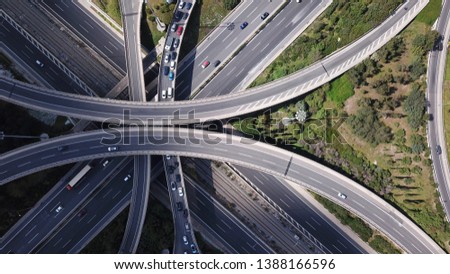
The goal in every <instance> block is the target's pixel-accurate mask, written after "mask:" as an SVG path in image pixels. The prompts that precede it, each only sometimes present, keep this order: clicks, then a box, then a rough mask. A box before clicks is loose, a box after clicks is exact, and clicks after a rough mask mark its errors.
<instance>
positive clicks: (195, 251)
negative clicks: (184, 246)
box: [191, 244, 197, 254]
mask: <svg viewBox="0 0 450 274" xmlns="http://www.w3.org/2000/svg"><path fill="white" fill-rule="evenodd" d="M191 250H192V253H194V254H196V253H197V248H196V247H195V244H191Z"/></svg>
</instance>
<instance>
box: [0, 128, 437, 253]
mask: <svg viewBox="0 0 450 274" xmlns="http://www.w3.org/2000/svg"><path fill="white" fill-rule="evenodd" d="M108 144H109V145H108ZM61 145H67V146H68V149H67V151H65V152H64V153H59V152H58V150H57V148H58V147H59V146H61ZM111 147H117V149H108V148H111ZM144 154H159V155H161V154H162V155H165V154H169V155H183V156H190V157H201V158H208V159H214V160H219V161H226V162H231V163H234V164H240V165H243V166H246V167H250V168H253V169H256V170H259V171H262V172H265V173H268V174H272V175H275V176H278V177H282V178H285V179H287V180H291V181H293V182H296V183H298V184H301V185H304V186H305V187H306V188H308V189H310V190H312V191H314V192H317V193H319V194H320V195H323V196H325V197H327V198H328V199H330V200H332V201H334V202H336V203H338V204H339V205H341V206H343V207H345V208H347V209H349V210H350V211H352V212H353V213H354V214H356V215H358V216H359V217H360V218H362V219H364V220H365V221H367V222H368V223H369V224H371V225H373V226H374V227H375V228H377V229H379V230H380V231H381V232H383V233H384V234H385V235H386V236H388V237H389V238H390V239H391V240H392V241H394V242H395V243H397V244H398V245H399V246H400V247H401V248H403V249H404V250H405V251H407V252H410V253H442V252H443V250H442V249H441V248H440V247H439V246H438V245H437V244H436V243H435V242H434V241H433V240H432V239H431V238H430V237H429V236H428V235H426V234H425V233H424V232H423V231H422V230H421V229H420V228H419V227H417V226H416V225H415V224H414V223H413V222H411V221H410V220H409V219H408V218H407V217H405V216H404V215H403V214H402V213H400V212H399V211H398V210H396V209H395V208H394V207H392V206H391V205H389V204H388V203H386V202H385V201H384V200H383V199H381V198H380V197H378V196H376V195H375V194H373V193H371V192H370V191H369V190H367V189H365V188H364V187H362V186H360V185H359V184H357V183H356V182H354V181H352V180H350V179H348V178H347V177H345V176H343V175H341V174H339V173H337V172H335V171H332V170H331V169H328V168H326V167H324V166H322V165H320V164H318V163H315V162H314V161H312V160H309V159H306V158H304V157H302V156H299V155H296V154H293V153H291V152H288V151H285V150H283V149H280V148H277V147H273V146H271V145H268V144H265V143H260V142H256V141H254V140H249V139H246V138H241V137H237V136H230V135H225V134H219V133H213V132H205V131H198V130H192V129H181V128H179V129H177V128H156V127H155V128H150V129H148V131H146V130H143V129H142V128H126V129H124V130H119V129H114V130H108V131H106V130H97V131H89V132H83V133H79V134H72V135H66V136H63V137H58V138H54V139H51V140H47V141H44V142H40V143H38V144H33V145H28V146H25V147H22V148H20V149H16V150H13V151H11V152H8V153H5V154H3V155H1V156H0V162H1V164H0V170H2V171H1V172H0V179H1V180H0V183H1V184H4V183H6V182H8V181H11V180H13V179H16V178H19V177H21V176H24V175H26V174H30V173H33V172H36V171H39V170H42V169H45V168H49V167H52V166H58V165H62V164H65V163H71V162H76V161H80V160H86V159H94V158H100V157H107V156H122V155H144ZM42 158H45V159H46V161H43V160H42ZM339 192H341V193H345V194H346V195H347V197H348V198H347V199H342V198H339V196H338V193H339Z"/></svg>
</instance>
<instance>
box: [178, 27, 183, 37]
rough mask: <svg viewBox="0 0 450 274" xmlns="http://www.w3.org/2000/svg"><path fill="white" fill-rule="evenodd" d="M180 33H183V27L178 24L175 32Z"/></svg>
mask: <svg viewBox="0 0 450 274" xmlns="http://www.w3.org/2000/svg"><path fill="white" fill-rule="evenodd" d="M182 33H183V27H182V26H179V27H178V29H177V34H178V35H181V34H182Z"/></svg>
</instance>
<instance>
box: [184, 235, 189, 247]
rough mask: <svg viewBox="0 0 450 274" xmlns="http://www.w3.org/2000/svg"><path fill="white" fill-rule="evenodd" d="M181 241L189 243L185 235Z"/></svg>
mask: <svg viewBox="0 0 450 274" xmlns="http://www.w3.org/2000/svg"><path fill="white" fill-rule="evenodd" d="M183 242H184V244H185V245H188V244H189V243H188V240H187V237H186V235H184V236H183Z"/></svg>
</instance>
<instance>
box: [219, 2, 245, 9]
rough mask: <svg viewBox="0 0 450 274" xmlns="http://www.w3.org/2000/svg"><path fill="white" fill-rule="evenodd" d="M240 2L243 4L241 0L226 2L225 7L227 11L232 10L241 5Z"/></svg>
mask: <svg viewBox="0 0 450 274" xmlns="http://www.w3.org/2000/svg"><path fill="white" fill-rule="evenodd" d="M239 2H241V1H240V0H224V1H223V7H224V8H225V9H227V10H232V9H234V8H235V7H236V6H237V5H238V4H239Z"/></svg>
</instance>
